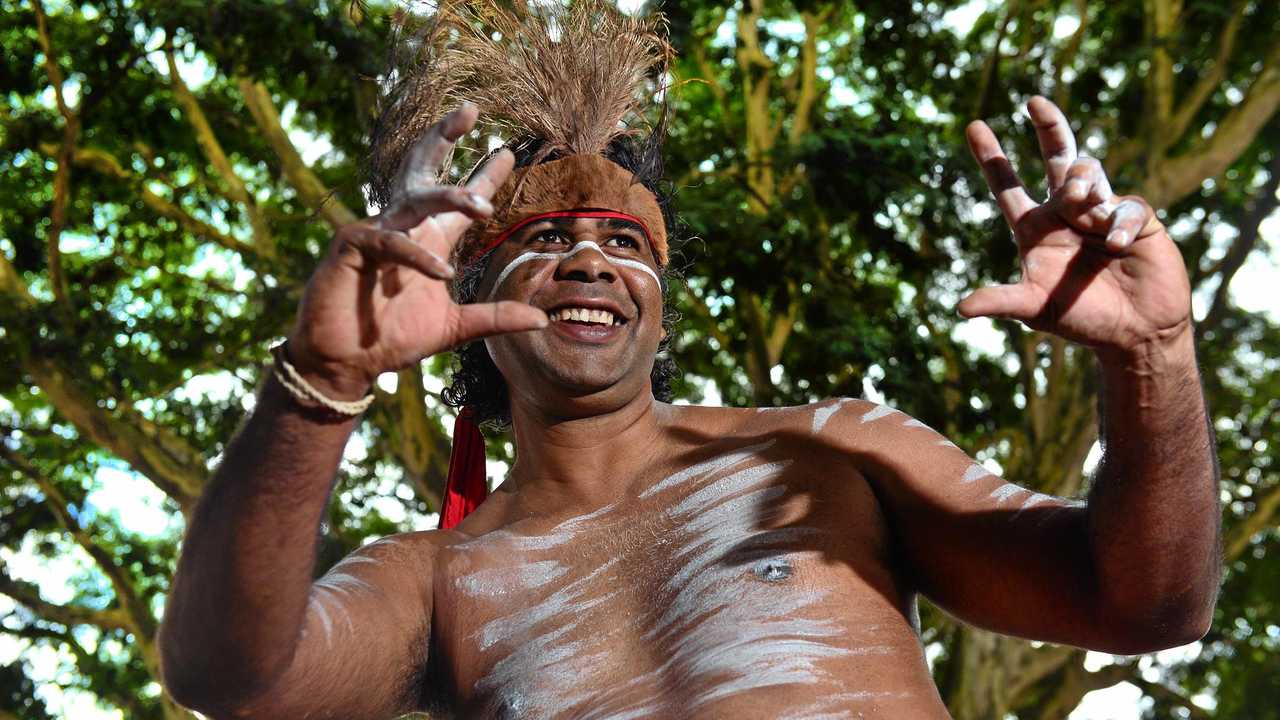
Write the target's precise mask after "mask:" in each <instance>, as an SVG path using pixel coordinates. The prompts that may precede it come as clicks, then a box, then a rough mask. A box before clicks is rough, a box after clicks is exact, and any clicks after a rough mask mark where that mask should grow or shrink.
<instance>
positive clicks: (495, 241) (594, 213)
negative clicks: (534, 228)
mask: <svg viewBox="0 0 1280 720" xmlns="http://www.w3.org/2000/svg"><path fill="white" fill-rule="evenodd" d="M547 218H596V219H601V220H629V221H631V222H633V223H635V224H637V225H639V226H640V230H641V231H643V232H644V239H645V242H648V243H649V244H650V245H652V244H653V236H652V235H650V234H649V227H648V226H647V225H645V224H644V221H643V220H641V219H640V218H638V217H636V216H635V215H631V214H628V213H624V212H618V211H617V210H606V209H604V208H580V209H576V210H553V211H551V212H544V213H538V214H537V215H530V216H529V217H527V218H525V219H523V220H521V221H520V222H518V223H516V224H515V225H512V226H511V227H509V228H507V229H506V230H503V231H502V232H500V233H498V234H497V235H494V236H493V238H492V239H491V240H489V242H487V243H485V244H484V245H482V246H481V247H480V248H478V249H477V250H476V251H475V252H474V253H472V255H471V257H470V258H469V259H468V260H467V261H466V263H465V264H466V265H470V264H471V263H473V262H475V261H477V260H479V259H480V258H482V257H484V255H485V253H487V252H489V251H490V250H492V249H494V248H496V247H498V246H499V245H501V244H502V243H503V242H505V241H506V239H507V238H509V237H511V236H512V235H514V234H515V233H516V232H518V231H519V230H520V228H522V227H525V226H526V225H529V224H531V223H535V222H538V221H540V220H546V219H547ZM650 251H651V252H652V248H650Z"/></svg>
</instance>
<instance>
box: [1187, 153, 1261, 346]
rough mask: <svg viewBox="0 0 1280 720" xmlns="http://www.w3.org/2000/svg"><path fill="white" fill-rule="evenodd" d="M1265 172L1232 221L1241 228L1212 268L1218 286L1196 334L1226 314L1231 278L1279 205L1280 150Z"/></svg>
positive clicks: (1255, 243)
mask: <svg viewBox="0 0 1280 720" xmlns="http://www.w3.org/2000/svg"><path fill="white" fill-rule="evenodd" d="M1267 173H1269V175H1270V177H1268V178H1267V181H1266V182H1265V183H1263V185H1262V189H1261V190H1259V191H1258V194H1256V195H1254V196H1253V197H1252V198H1250V199H1249V202H1248V203H1247V204H1246V205H1245V207H1244V212H1243V214H1242V217H1241V218H1240V220H1239V222H1237V223H1235V225H1236V227H1237V228H1239V229H1240V234H1239V235H1238V236H1237V237H1236V239H1235V242H1233V243H1231V247H1230V249H1228V250H1227V253H1226V255H1224V256H1223V258H1222V261H1221V262H1220V263H1218V266H1217V267H1216V268H1215V269H1216V270H1217V272H1218V274H1219V275H1220V279H1219V281H1218V287H1217V289H1215V290H1214V292H1213V300H1212V301H1210V303H1209V310H1208V311H1207V312H1205V315H1204V319H1203V320H1201V321H1200V322H1199V323H1197V324H1196V334H1197V335H1198V336H1200V337H1203V336H1204V333H1206V332H1209V331H1211V330H1213V329H1215V328H1217V327H1218V325H1220V324H1221V323H1222V319H1223V318H1224V317H1226V314H1227V308H1228V307H1229V306H1230V304H1231V280H1232V279H1233V278H1235V276H1236V273H1237V272H1239V271H1240V268H1242V267H1244V262H1245V260H1246V259H1247V258H1248V257H1249V254H1250V253H1252V252H1253V249H1254V247H1256V246H1257V244H1258V238H1259V237H1260V236H1261V232H1262V228H1261V225H1262V221H1263V220H1266V219H1267V217H1269V216H1270V215H1271V213H1273V212H1275V210H1276V208H1280V197H1277V195H1276V191H1277V190H1280V153H1274V154H1273V155H1272V158H1271V162H1270V164H1268V165H1267Z"/></svg>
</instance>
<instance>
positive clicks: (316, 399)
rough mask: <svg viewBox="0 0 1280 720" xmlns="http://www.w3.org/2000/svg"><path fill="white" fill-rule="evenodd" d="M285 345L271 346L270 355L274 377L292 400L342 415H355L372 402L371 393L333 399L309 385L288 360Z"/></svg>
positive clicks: (372, 396)
mask: <svg viewBox="0 0 1280 720" xmlns="http://www.w3.org/2000/svg"><path fill="white" fill-rule="evenodd" d="M285 345H287V343H280V344H279V345H276V346H275V347H273V348H271V355H272V357H274V358H275V374H276V379H277V380H279V381H280V384H281V385H283V386H284V389H285V390H288V391H289V394H290V395H292V396H293V399H294V400H297V401H299V402H301V403H302V404H304V405H305V404H307V403H308V402H311V403H316V404H318V405H320V406H321V407H323V408H325V409H326V410H328V411H330V412H332V413H334V414H337V415H342V416H344V417H355V416H357V415H359V414H361V413H363V412H364V411H365V410H368V409H369V406H370V405H372V404H373V398H374V395H373V393H372V392H371V393H369V394H368V395H366V396H364V397H362V398H360V399H359V400H355V401H346V400H334V399H332V398H330V397H328V396H326V395H325V394H324V393H322V392H320V391H319V390H317V389H315V388H314V387H312V386H311V383H309V382H307V381H306V380H304V379H303V377H302V375H301V374H299V373H298V370H297V369H296V368H294V367H293V365H292V364H291V363H290V362H289V359H288V357H287V356H286V353H285Z"/></svg>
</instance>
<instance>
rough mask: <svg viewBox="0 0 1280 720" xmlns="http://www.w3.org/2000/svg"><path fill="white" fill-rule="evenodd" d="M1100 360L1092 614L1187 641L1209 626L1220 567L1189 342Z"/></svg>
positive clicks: (1205, 432) (1206, 435) (1210, 469)
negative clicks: (1096, 602) (1100, 451)
mask: <svg viewBox="0 0 1280 720" xmlns="http://www.w3.org/2000/svg"><path fill="white" fill-rule="evenodd" d="M1100 361H1101V364H1102V412H1103V418H1102V429H1103V437H1102V442H1103V448H1104V455H1103V461H1102V464H1101V466H1100V469H1099V472H1098V477H1097V480H1096V482H1095V484H1094V488H1093V493H1092V497H1091V498H1090V504H1089V515H1090V535H1091V537H1090V541H1091V543H1092V551H1093V556H1094V558H1095V564H1096V573H1097V581H1098V592H1099V598H1100V603H1101V604H1100V612H1101V613H1103V614H1104V616H1105V617H1104V618H1103V619H1104V620H1105V619H1110V620H1116V621H1118V622H1119V623H1121V624H1122V625H1125V626H1132V625H1138V626H1144V627H1145V628H1147V629H1150V630H1152V631H1154V632H1155V633H1156V634H1157V635H1158V636H1160V637H1164V638H1167V639H1168V640H1169V641H1170V642H1180V641H1189V640H1190V639H1194V638H1193V637H1192V636H1195V635H1198V634H1200V633H1202V632H1203V631H1204V629H1205V627H1206V626H1207V623H1208V621H1209V617H1210V615H1211V613H1212V608H1213V601H1214V597H1215V595H1216V592H1217V584H1218V578H1219V566H1220V559H1219V554H1220V553H1219V542H1220V539H1219V524H1220V514H1219V508H1218V472H1217V459H1216V451H1215V448H1214V442H1213V437H1212V434H1211V431H1210V428H1209V423H1208V420H1207V411H1206V408H1205V404H1204V395H1203V392H1202V390H1201V386H1200V376H1199V371H1198V369H1197V367H1196V362H1195V349H1194V340H1193V336H1192V334H1191V332H1190V330H1189V329H1188V330H1187V331H1185V332H1183V333H1180V334H1179V335H1178V336H1176V337H1175V338H1172V339H1170V340H1169V341H1168V342H1165V343H1160V344H1153V345H1150V346H1148V347H1145V348H1143V350H1142V352H1140V353H1134V354H1130V355H1126V356H1123V357H1116V356H1108V355H1105V354H1100ZM1133 629H1134V630H1135V631H1137V632H1141V631H1142V630H1141V628H1140V627H1135V628H1133Z"/></svg>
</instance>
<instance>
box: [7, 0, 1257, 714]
mask: <svg viewBox="0 0 1280 720" xmlns="http://www.w3.org/2000/svg"><path fill="white" fill-rule="evenodd" d="M664 9H665V11H666V12H667V14H668V16H669V20H670V24H671V34H672V41H673V43H674V44H675V46H676V47H677V48H678V49H679V50H680V52H681V57H680V60H679V62H678V64H677V67H676V78H677V80H679V81H680V83H679V84H678V86H677V87H676V89H675V90H674V91H673V94H672V99H673V102H674V105H675V114H674V123H673V125H672V129H671V141H670V144H669V151H670V154H669V167H668V170H669V177H670V178H671V182H672V186H673V188H674V189H675V190H676V192H677V203H678V207H679V209H680V212H681V217H682V220H683V222H684V223H685V225H686V227H685V233H684V234H685V235H686V236H688V237H691V238H693V239H692V240H691V241H690V242H689V243H688V244H687V245H686V249H685V252H684V253H683V254H682V257H681V260H680V263H681V268H682V270H683V273H684V275H685V277H686V278H687V280H686V282H685V283H683V284H682V285H681V286H680V287H679V289H678V292H677V299H676V302H677V305H678V309H679V310H680V312H681V313H682V314H683V316H684V319H683V324H682V329H681V330H680V332H679V334H678V336H677V338H676V342H675V349H674V354H675V357H676V358H677V360H678V361H679V362H680V364H681V365H682V367H683V368H684V369H685V371H686V375H685V377H684V379H683V380H682V382H681V384H680V393H681V395H682V396H683V397H684V398H686V399H688V400H692V401H701V400H704V399H706V398H711V399H713V400H714V399H715V398H721V399H723V401H724V402H726V403H731V404H748V403H758V404H795V403H803V402H808V401H810V400H813V399H816V398H823V397H829V396H833V395H854V396H857V395H863V394H867V395H869V396H871V397H873V398H884V399H887V401H889V402H891V403H893V404H894V405H896V406H898V407H900V408H902V409H903V410H906V411H908V412H910V413H913V414H915V415H916V416H918V417H920V418H921V419H923V420H924V421H926V422H928V423H929V424H931V425H932V426H934V427H937V428H939V429H942V430H943V431H944V432H946V433H947V434H948V435H949V436H950V437H952V438H953V439H955V440H956V442H958V443H959V444H960V445H961V446H962V447H965V448H966V449H967V450H969V451H970V452H971V453H973V454H975V455H976V456H977V457H979V458H981V459H982V460H984V461H985V462H987V463H989V464H992V465H994V466H999V468H1001V469H1002V470H1003V471H1004V473H1005V475H1006V476H1007V477H1008V478H1009V479H1011V480H1013V481H1015V482H1019V483H1021V484H1024V485H1027V486H1031V487H1035V488H1037V489H1040V490H1045V491H1049V492H1056V493H1059V494H1063V495H1078V494H1081V493H1083V492H1085V490H1086V489H1087V485H1088V474H1087V472H1086V470H1087V467H1088V466H1089V462H1088V461H1089V459H1090V457H1089V456H1090V453H1091V450H1093V449H1094V446H1095V440H1096V427H1095V421H1096V410H1095V402H1096V398H1095V395H1094V391H1095V388H1094V381H1093V370H1092V364H1091V359H1090V357H1089V356H1088V355H1087V353H1083V352H1081V351H1080V350H1079V349H1077V348H1073V347H1069V346H1067V345H1066V344H1064V343H1062V342H1059V341H1057V340H1055V339H1053V338H1049V337H1045V336H1041V335H1039V334H1036V333H1032V332H1028V331H1025V330H1023V329H1022V328H1020V327H1018V326H1015V325H1012V324H1006V323H986V322H972V323H961V322H960V321H959V318H958V317H957V316H956V315H955V313H954V311H953V306H954V303H955V301H956V300H957V299H958V298H959V297H960V296H961V295H962V294H963V293H964V292H965V291H966V290H968V289H970V288H973V287H976V286H977V285H979V284H981V283H987V282H994V281H1003V280H1006V279H1008V278H1009V277H1010V276H1011V273H1012V272H1013V270H1014V268H1015V267H1016V262H1015V258H1014V249H1013V246H1012V244H1011V243H1009V242H1008V240H1007V238H1008V232H1007V230H1006V229H1005V228H1004V227H1003V223H1002V221H1001V220H1000V218H999V216H998V213H996V212H995V211H994V207H993V205H992V203H990V202H989V201H988V199H987V196H986V191H985V188H984V186H983V185H982V183H981V181H980V179H979V176H978V174H977V173H976V168H975V167H974V166H973V164H972V162H971V161H970V159H969V158H968V156H967V152H966V151H965V149H964V144H963V139H962V129H963V126H964V124H965V123H966V122H967V121H968V120H969V119H971V118H975V117H982V118H987V119H989V121H990V122H991V123H992V124H993V126H994V127H995V129H996V131H997V133H998V134H999V135H1000V136H1001V137H1002V138H1004V139H1005V141H1006V147H1007V149H1008V150H1009V151H1010V153H1011V155H1012V156H1013V157H1014V159H1015V163H1016V164H1018V165H1020V167H1021V168H1022V170H1023V174H1024V176H1025V177H1026V179H1027V180H1028V182H1031V181H1032V180H1033V179H1037V178H1039V177H1041V173H1040V169H1039V167H1038V163H1037V161H1036V160H1035V158H1036V157H1037V154H1036V153H1035V151H1034V144H1033V143H1034V140H1033V135H1032V133H1031V131H1030V128H1029V125H1028V123H1027V122H1026V120H1025V118H1024V117H1023V115H1022V114H1021V108H1022V106H1023V104H1024V103H1025V101H1026V99H1027V98H1028V97H1030V95H1031V94H1034V93H1044V94H1047V95H1049V96H1050V97H1052V98H1054V99H1055V100H1056V101H1057V102H1058V103H1059V104H1060V105H1061V106H1062V107H1063V108H1064V109H1065V110H1066V111H1067V113H1068V115H1069V116H1070V117H1071V118H1072V119H1073V121H1074V122H1075V124H1076V127H1077V130H1078V132H1079V134H1080V135H1081V137H1082V146H1083V147H1084V148H1086V149H1087V151H1088V152H1089V153H1092V154H1094V155H1095V156H1097V157H1099V158H1101V159H1102V160H1103V161H1104V163H1105V165H1106V167H1107V169H1108V171H1109V172H1110V173H1111V177H1112V178H1113V182H1114V184H1115V185H1116V186H1117V188H1118V189H1120V190H1121V191H1122V192H1124V191H1127V192H1136V193H1141V194H1143V195H1145V196H1146V197H1147V198H1148V199H1149V200H1150V201H1151V203H1152V205H1154V206H1156V207H1157V208H1159V209H1160V211H1161V213H1162V214H1163V215H1164V217H1165V220H1166V222H1167V223H1168V224H1169V226H1170V227H1171V228H1172V230H1173V232H1174V234H1175V236H1176V237H1177V239H1178V240H1179V242H1180V243H1181V245H1182V249H1183V252H1184V255H1185V257H1186V260H1187V265H1188V269H1189V271H1190V273H1191V275H1192V278H1193V282H1194V284H1195V287H1196V312H1197V318H1198V320H1199V323H1198V328H1197V332H1198V338H1199V341H1200V343H1199V352H1200V356H1201V361H1202V364H1203V366H1204V368H1205V387H1206V392H1207V393H1208V396H1209V399H1210V404H1211V407H1212V409H1213V416H1214V426H1215V428H1216V429H1217V431H1218V439H1219V447H1220V453H1221V460H1222V468H1223V479H1224V482H1223V489H1222V498H1223V514H1224V521H1225V524H1226V536H1225V543H1224V553H1225V555H1226V562H1227V566H1228V572H1227V576H1226V580H1225V583H1224V586H1223V591H1222V597H1221V601H1220V603H1219V606H1218V611H1217V616H1216V619H1215V622H1214V625H1213V629H1212V630H1211V632H1210V634H1209V635H1208V637H1206V638H1205V639H1204V641H1203V642H1201V643H1197V644H1194V645H1192V646H1190V647H1189V648H1186V649H1183V650H1182V651H1177V652H1172V653H1163V654H1160V655H1159V656H1155V657H1142V658H1112V657H1110V656H1103V655H1099V654H1096V653H1085V652H1083V651H1080V650H1076V649H1073V648H1064V647H1056V646H1050V645H1042V644H1036V643H1027V642H1024V641H1021V640H1017V639H1012V638H1003V637H999V636H995V635H992V634H989V633H985V632H982V631H979V630H976V629H974V628H970V627H967V626H964V625H962V624H958V623H956V622H954V621H952V620H950V619H949V618H947V617H946V616H945V615H943V614H942V613H940V612H938V611H936V610H933V609H931V608H929V607H928V606H926V607H925V608H924V616H925V620H926V630H925V633H924V641H925V643H926V646H927V650H928V654H929V657H930V658H931V660H932V662H933V665H934V670H935V675H936V678H937V681H938V684H939V688H940V690H941V692H942V694H943V697H944V698H945V699H946V701H947V703H948V706H949V707H950V709H951V711H952V713H953V714H954V715H955V716H956V717H957V718H962V719H970V718H975V719H976V718H1020V719H1031V718H1046V719H1047V718H1061V717H1065V716H1066V715H1067V714H1068V713H1070V712H1071V711H1072V709H1074V708H1077V706H1079V705H1080V703H1081V700H1082V698H1083V697H1084V695H1085V694H1086V693H1088V692H1090V691H1092V690H1095V689H1100V688H1108V687H1114V686H1116V685H1117V684H1119V683H1128V684H1129V685H1127V686H1126V687H1129V688H1130V691H1131V692H1130V695H1129V697H1132V698H1133V700H1132V702H1133V703H1134V706H1135V710H1134V712H1133V713H1132V714H1131V715H1129V716H1131V717H1132V716H1136V715H1137V709H1141V711H1142V712H1143V713H1144V714H1145V715H1146V716H1147V717H1159V718H1165V717H1181V718H1258V719H1264V718H1275V717H1280V681H1277V675H1278V673H1277V671H1276V669H1275V667H1276V665H1277V658H1278V657H1280V653H1277V648H1278V646H1280V609H1278V608H1277V607H1276V599H1275V598H1276V592H1275V591H1276V588H1277V587H1280V545H1278V540H1280V535H1278V534H1277V532H1276V528H1277V513H1278V512H1280V471H1278V470H1277V463H1276V460H1277V457H1276V454H1277V447H1276V444H1275V443H1276V441H1275V436H1276V429H1277V424H1278V415H1280V391H1278V387H1280V373H1278V366H1280V362H1278V361H1277V358H1280V326H1278V325H1277V318H1278V317H1280V314H1278V313H1277V309H1278V308H1277V306H1276V304H1275V301H1274V300H1270V299H1269V298H1270V297H1272V296H1271V295H1268V293H1273V292H1274V290H1273V289H1272V288H1271V287H1270V286H1272V285H1275V284H1276V282H1275V281H1276V280H1277V279H1280V274H1278V273H1276V271H1275V269H1274V264H1273V258H1272V253H1274V251H1275V247H1276V244H1277V238H1280V216H1278V215H1277V213H1276V212H1275V210H1276V207H1277V205H1280V198H1278V197H1277V187H1278V186H1280V172H1278V171H1280V155H1278V154H1277V152H1276V148H1277V147H1278V145H1277V142H1278V141H1280V121H1278V120H1277V108H1278V107H1280V44H1276V43H1275V42H1274V38H1275V37H1276V35H1277V34H1278V33H1280V4H1277V3H1271V2H1253V1H1248V0H1217V1H1196V0H1142V2H1136V1H1131V2H1102V1H1101V0H1008V1H1007V2H1002V3H1001V2H991V3H988V2H985V1H984V0H971V1H970V2H958V1H956V0H930V1H928V2H923V1H916V2H902V1H899V0H866V1H865V2H857V3H846V2H825V1H821V0H790V1H787V2H784V1H782V0H738V1H737V2H733V3H716V2H703V1H697V2H694V1H690V2H680V3H674V2H672V3H668V4H667V5H666V7H665V8H664ZM392 12H393V11H392V9H391V8H389V7H388V6H386V5H384V4H379V3H373V2H370V3H367V4H365V3H360V4H357V5H351V4H349V3H347V2H338V1H336V0H326V1H324V2H313V3H299V2H285V1H283V0H270V1H268V0H263V1H259V2H247V1H233V2H220V3H214V4H206V3H203V2H193V1H192V0H173V1H169V2H151V1H145V0H98V1H95V2H84V3H68V2H54V0H47V1H46V2H44V3H43V4H42V3H40V2H35V3H31V2H23V3H17V4H15V3H14V2H12V0H5V2H4V3H3V4H2V5H0V47H2V48H3V55H4V63H3V66H2V68H0V72H2V73H3V88H4V93H5V97H4V99H3V101H0V362H3V367H4V368H6V369H7V370H8V372H7V373H6V374H5V375H4V376H3V377H0V433H3V437H2V438H0V718H3V719H7V718H33V719H38V718H45V717H52V716H58V715H70V714H79V715H83V713H85V712H87V710H85V709H84V708H87V707H97V708H98V709H100V710H102V711H104V712H109V713H113V714H115V713H118V714H122V715H123V716H124V717H128V718H166V719H168V718H182V717H189V715H188V714H187V713H186V712H185V711H183V710H182V709H180V708H178V707H176V706H175V705H173V704H172V703H171V702H170V701H168V699H167V698H166V697H165V695H164V694H163V692H162V690H161V688H160V685H159V684H158V683H157V682H156V667H157V663H156V655H155V648H154V644H153V641H152V637H153V635H154V631H155V627H156V622H157V617H158V613H159V611H160V609H161V608H162V605H163V598H164V593H165V590H166V587H167V582H168V578H169V577H170V575H171V572H172V569H173V563H174V558H175V554H176V551H177V542H178V539H179V537H180V534H181V529H182V526H183V516H184V514H185V513H186V512H188V511H190V509H191V507H192V504H193V502H194V501H195V499H196V498H197V497H198V495H199V493H200V489H201V487H202V485H203V483H204V482H205V480H206V478H207V477H208V475H209V471H210V467H211V466H213V465H214V464H216V462H217V458H218V454H219V452H220V451H221V450H222V448H223V446H224V444H225V443H226V442H227V440H228V439H229V437H230V435H231V434H232V432H233V431H234V429H235V427H236V426H237V424H238V423H239V422H240V421H241V420H242V419H243V417H244V415H245V413H246V412H248V411H249V410H250V409H251V408H252V405H253V395H252V393H253V388H254V387H255V384H256V383H257V381H258V378H259V375H260V372H261V368H262V365H263V362H264V360H265V359H266V351H267V348H268V347H269V346H270V345H271V344H272V343H273V341H274V340H276V339H277V338H279V337H280V336H281V335H282V334H283V332H284V329H285V328H286V327H287V326H288V323H289V322H290V321H291V315H292V311H293V308H294V306H295V304H296V301H297V299H298V297H299V294H300V292H301V288H302V285H303V283H304V282H305V280H306V277H307V275H308V273H309V271H310V268H312V267H313V266H314V264H315V262H316V258H317V257H318V255H319V253H320V252H321V250H322V248H323V247H325V245H326V243H327V241H328V238H329V236H330V235H331V233H332V231H333V228H334V227H335V226H337V225H340V224H342V223H344V222H348V221H350V220H351V219H353V218H354V217H356V216H357V215H360V214H362V213H363V212H364V203H363V200H362V196H361V192H360V186H359V173H358V166H359V159H360V157H361V155H362V152H363V149H364V144H365V138H366V133H367V131H368V129H369V124H370V118H371V117H372V116H373V115H374V113H375V112H376V96H377V87H378V79H379V73H380V72H381V69H382V60H383V58H384V57H385V56H386V50H387V48H386V43H387V40H388V37H389V32H388V31H389V28H390V20H391V16H392ZM1041 191H1042V190H1041ZM448 364H449V359H448V358H447V357H440V358H435V359H432V360H431V361H429V362H427V363H424V365H423V367H422V368H419V369H413V370H408V371H405V372H402V373H399V375H398V376H396V377H387V378H384V381H383V382H381V383H380V389H379V394H380V395H382V396H383V397H382V398H381V399H380V401H379V403H378V404H377V405H376V406H375V407H376V409H375V410H374V411H373V412H372V413H371V415H370V417H369V420H368V422H366V423H365V425H364V426H363V428H362V430H361V432H360V435H359V437H358V438H356V440H355V441H353V443H352V448H351V451H350V452H349V453H348V457H347V460H346V462H345V463H344V465H343V469H342V478H341V480H340V482H339V486H338V493H337V496H336V497H335V500H334V502H333V503H332V507H331V509H330V512H329V515H328V518H327V519H326V522H325V524H324V526H323V527H322V528H321V534H320V537H319V542H320V543H321V545H322V548H323V550H324V552H323V553H322V567H319V568H317V571H321V570H323V569H324V566H326V565H327V564H329V563H332V562H333V561H335V560H336V559H337V558H338V557H340V556H341V555H343V554H344V553H345V552H347V551H349V550H350V549H351V548H353V547H355V546H357V545H358V544H359V543H361V542H362V541H364V540H365V539H366V538H370V537H376V536H379V535H383V534H387V533H391V532H396V531H399V530H406V529H411V528H422V527H430V526H431V525H430V517H429V514H430V513H431V511H432V510H433V509H434V508H435V507H436V504H437V502H438V498H439V492H440V485H441V478H442V476H443V472H444V468H445V465H446V464H447V457H448V456H447V449H448V431H449V428H450V427H451V420H450V418H449V417H448V416H447V414H445V413H443V412H442V410H441V405H440V403H439V402H438V399H437V396H436V393H438V391H439V388H440V385H441V381H440V378H441V377H443V376H445V375H446V374H447V373H446V368H447V367H448ZM491 444H493V445H500V444H501V443H491ZM505 452H507V453H509V452H510V447H509V446H507V447H506V448H505ZM493 469H494V471H495V472H497V471H499V470H500V467H499V466H498V465H494V466H493ZM1139 698H1141V699H1139ZM76 708H79V709H78V710H76ZM1085 712H1088V711H1086V710H1081V711H1080V713H1085Z"/></svg>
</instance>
